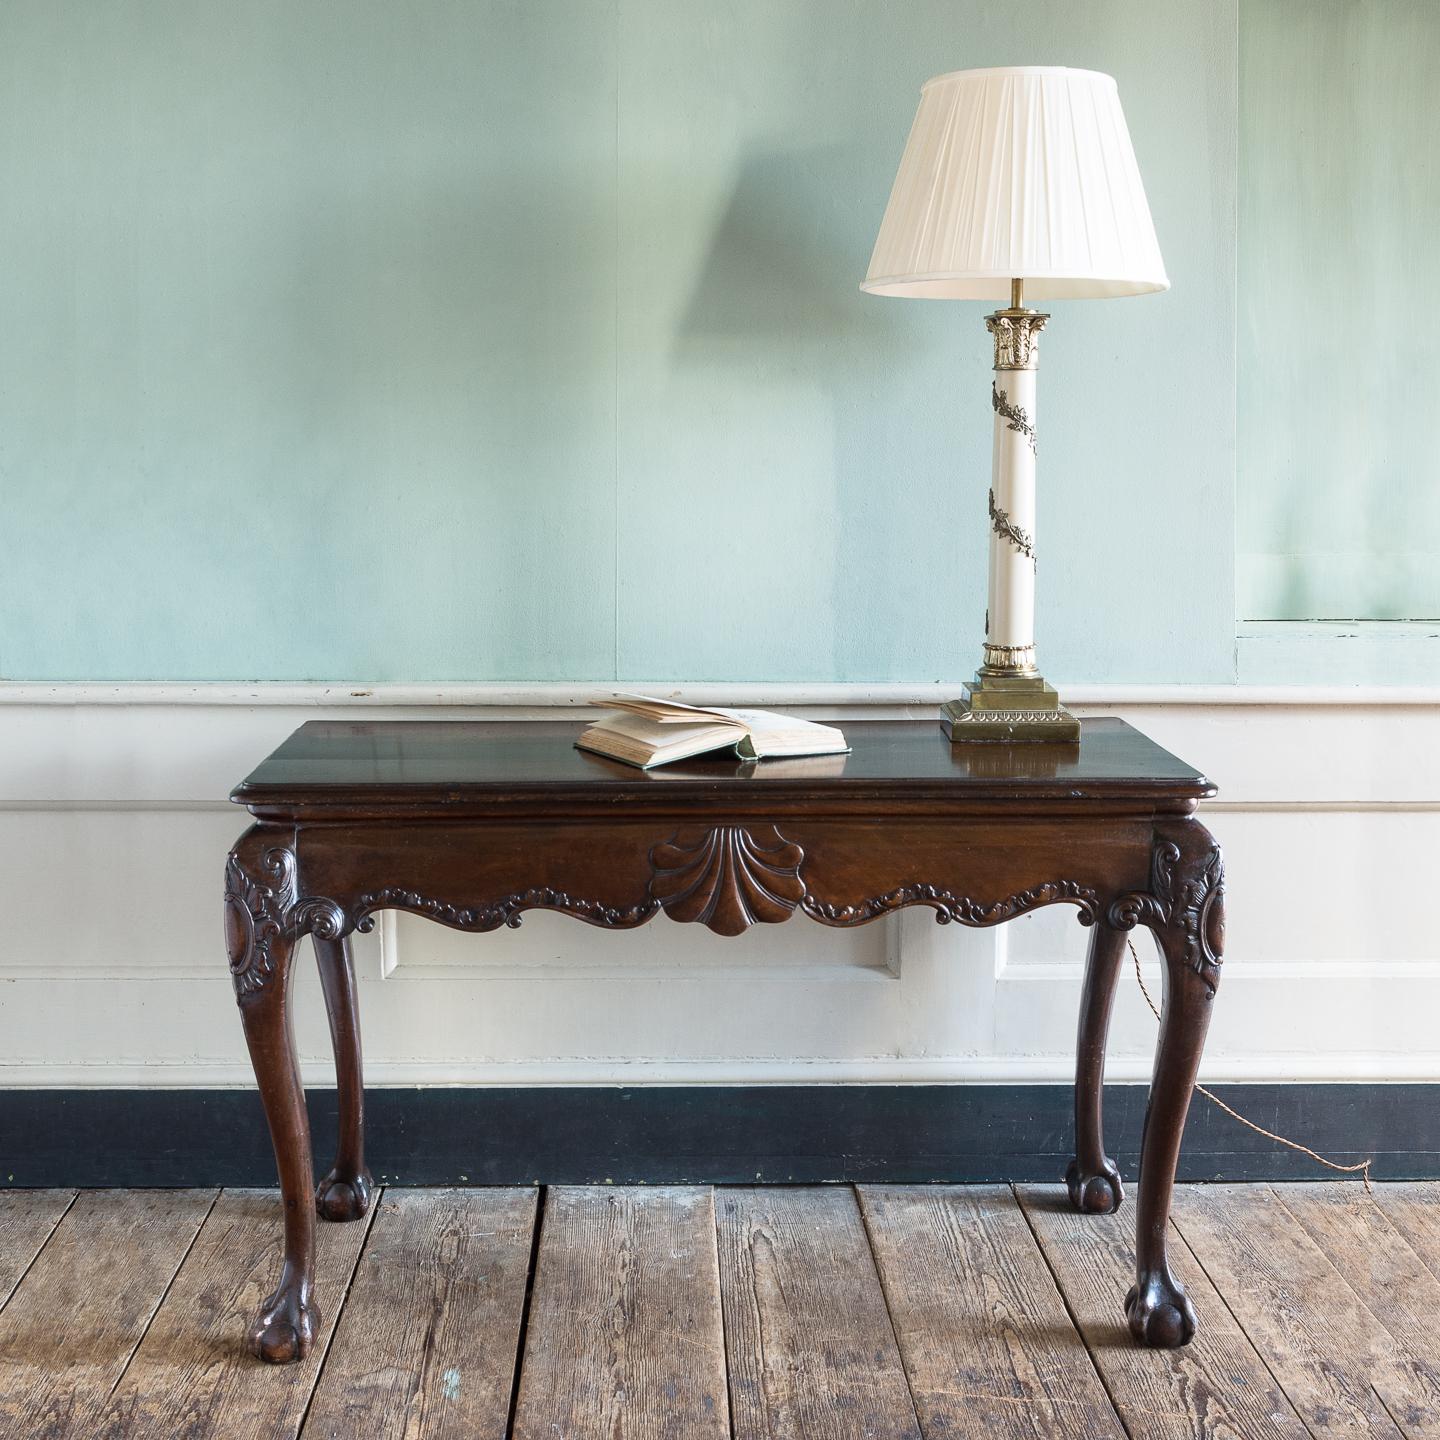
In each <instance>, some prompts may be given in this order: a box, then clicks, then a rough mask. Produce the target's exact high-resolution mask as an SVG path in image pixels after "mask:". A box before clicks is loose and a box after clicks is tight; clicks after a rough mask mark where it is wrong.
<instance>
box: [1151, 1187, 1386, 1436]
mask: <svg viewBox="0 0 1440 1440" xmlns="http://www.w3.org/2000/svg"><path fill="white" fill-rule="evenodd" d="M1173 1213H1174V1217H1175V1223H1176V1225H1177V1227H1178V1228H1179V1230H1180V1232H1181V1234H1182V1235H1184V1237H1185V1239H1186V1242H1187V1243H1188V1244H1189V1246H1190V1248H1191V1250H1192V1251H1194V1253H1195V1257H1196V1259H1198V1260H1199V1262H1200V1263H1201V1264H1202V1265H1203V1266H1204V1267H1205V1271H1206V1273H1207V1274H1208V1275H1209V1276H1210V1279H1211V1280H1212V1281H1213V1282H1214V1284H1215V1285H1216V1287H1217V1288H1218V1289H1219V1290H1220V1291H1221V1293H1222V1294H1223V1295H1224V1296H1225V1300H1226V1303H1227V1304H1228V1305H1229V1307H1230V1309H1231V1310H1232V1312H1233V1313H1234V1315H1235V1317H1236V1319H1237V1320H1239V1322H1240V1324H1241V1325H1243V1326H1244V1328H1245V1332H1246V1334H1247V1335H1249V1336H1250V1338H1251V1340H1252V1341H1253V1342H1254V1343H1255V1346H1256V1348H1257V1349H1258V1350H1259V1351H1260V1352H1261V1353H1262V1354H1263V1355H1264V1356H1265V1360H1266V1363H1267V1365H1268V1366H1269V1368H1270V1371H1271V1373H1272V1374H1273V1375H1274V1376H1275V1378H1276V1380H1277V1381H1278V1382H1279V1383H1280V1385H1281V1386H1283V1387H1284V1390H1285V1393H1286V1394H1287V1395H1288V1396H1289V1397H1290V1400H1291V1402H1292V1403H1293V1404H1294V1406H1295V1408H1296V1410H1297V1411H1298V1412H1299V1413H1300V1416H1301V1418H1302V1419H1303V1420H1304V1421H1305V1423H1306V1425H1307V1426H1308V1427H1309V1428H1310V1431H1311V1433H1312V1434H1313V1435H1315V1436H1317V1437H1318V1436H1331V1435H1346V1436H1351V1437H1360V1436H1364V1437H1367V1440H1369V1437H1375V1440H1398V1437H1401V1436H1403V1434H1404V1432H1403V1431H1402V1430H1401V1429H1400V1427H1399V1426H1398V1425H1397V1424H1396V1421H1395V1419H1394V1418H1393V1417H1392V1416H1391V1414H1390V1412H1389V1411H1388V1410H1387V1409H1386V1407H1385V1404H1384V1402H1383V1401H1382V1400H1381V1398H1380V1396H1379V1395H1378V1394H1377V1393H1376V1390H1375V1387H1374V1384H1373V1383H1372V1382H1373V1380H1374V1378H1375V1376H1376V1375H1377V1374H1378V1373H1380V1372H1381V1371H1383V1370H1385V1369H1387V1367H1388V1366H1389V1365H1390V1364H1391V1362H1392V1360H1393V1342H1392V1341H1391V1340H1390V1337H1389V1336H1388V1335H1386V1334H1385V1331H1384V1328H1383V1327H1382V1326H1381V1325H1380V1323H1379V1322H1378V1321H1377V1320H1376V1318H1375V1317H1374V1315H1372V1314H1371V1313H1370V1311H1369V1310H1368V1309H1367V1308H1366V1306H1365V1304H1364V1303H1363V1302H1362V1301H1361V1299H1360V1297H1359V1296H1358V1295H1356V1294H1355V1292H1354V1291H1353V1290H1352V1289H1351V1288H1350V1287H1349V1285H1347V1284H1346V1283H1345V1280H1344V1278H1343V1277H1342V1276H1341V1274H1340V1272H1339V1271H1338V1270H1337V1269H1336V1268H1335V1266H1334V1265H1333V1264H1332V1263H1331V1261H1330V1258H1329V1256H1328V1255H1327V1254H1326V1253H1325V1251H1324V1250H1323V1249H1322V1248H1321V1247H1320V1246H1319V1245H1317V1244H1316V1243H1315V1241H1314V1239H1313V1238H1312V1237H1311V1236H1310V1235H1309V1234H1308V1233H1307V1231H1306V1230H1305V1227H1304V1226H1303V1225H1301V1224H1300V1222H1299V1221H1298V1220H1296V1219H1295V1217H1294V1216H1293V1215H1292V1214H1291V1213H1290V1212H1289V1210H1287V1209H1286V1208H1285V1206H1284V1205H1283V1204H1282V1203H1281V1201H1280V1200H1279V1199H1278V1198H1277V1197H1276V1196H1275V1194H1274V1193H1273V1192H1272V1191H1271V1190H1269V1189H1268V1188H1267V1187H1265V1186H1262V1185H1195V1186H1187V1187H1185V1188H1183V1189H1181V1190H1179V1191H1177V1193H1176V1197H1175V1208H1174V1212H1173Z"/></svg>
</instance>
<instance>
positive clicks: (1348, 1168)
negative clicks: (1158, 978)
mask: <svg viewBox="0 0 1440 1440" xmlns="http://www.w3.org/2000/svg"><path fill="white" fill-rule="evenodd" d="M1125 943H1126V945H1128V946H1129V947H1130V958H1131V959H1132V960H1133V961H1134V962H1135V979H1136V980H1137V981H1138V982H1139V985H1140V993H1141V994H1142V995H1143V996H1144V997H1145V1003H1146V1004H1147V1005H1148V1006H1149V1007H1150V1013H1151V1014H1152V1015H1154V1017H1155V1018H1156V1020H1159V1018H1160V1011H1159V1010H1158V1009H1156V1007H1155V1002H1154V1001H1153V1000H1152V999H1151V998H1150V990H1149V988H1148V987H1147V986H1146V984H1145V977H1144V975H1142V974H1141V973H1140V953H1139V951H1137V950H1136V949H1135V942H1134V941H1133V940H1132V939H1130V937H1129V936H1128V935H1127V936H1126V937H1125ZM1195 1088H1196V1089H1197V1090H1198V1091H1199V1092H1200V1093H1201V1094H1202V1095H1203V1096H1204V1097H1205V1098H1206V1099H1207V1100H1208V1101H1209V1102H1210V1103H1211V1104H1212V1105H1217V1106H1219V1108H1220V1109H1221V1110H1223V1111H1224V1112H1225V1113H1226V1114H1227V1115H1228V1116H1229V1117H1230V1118H1231V1119H1232V1120H1238V1121H1239V1122H1240V1123H1241V1124H1242V1125H1244V1126H1245V1127H1246V1129H1248V1130H1253V1131H1254V1132H1255V1133H1256V1134H1257V1135H1263V1136H1264V1137H1265V1138H1266V1139H1267V1140H1273V1141H1275V1143H1276V1144H1277V1145H1288V1146H1289V1147H1290V1149H1292V1150H1298V1151H1299V1152H1300V1153H1301V1154H1302V1155H1308V1156H1309V1157H1310V1158H1311V1159H1312V1160H1315V1161H1317V1162H1318V1163H1319V1164H1321V1165H1323V1166H1325V1168H1326V1169H1327V1170H1339V1171H1341V1172H1342V1173H1343V1174H1352V1175H1353V1174H1354V1173H1355V1172H1357V1171H1358V1172H1359V1174H1360V1178H1361V1180H1362V1181H1364V1183H1365V1191H1366V1193H1367V1194H1371V1193H1373V1190H1374V1187H1373V1186H1372V1185H1371V1184H1370V1167H1371V1166H1372V1165H1373V1164H1374V1163H1375V1157H1374V1156H1373V1155H1372V1156H1371V1157H1370V1159H1368V1160H1361V1161H1360V1162H1359V1164H1356V1165H1341V1164H1339V1163H1338V1162H1337V1161H1335V1160H1327V1159H1326V1158H1325V1157H1324V1156H1323V1155H1320V1154H1317V1153H1316V1152H1315V1151H1314V1150H1312V1149H1311V1148H1310V1147H1309V1146H1308V1145H1301V1144H1300V1143H1299V1142H1298V1141H1296V1140H1287V1139H1286V1138H1285V1136H1283V1135H1277V1134H1276V1133H1275V1132H1274V1131H1273V1130H1267V1129H1265V1127H1264V1126H1263V1125H1257V1124H1256V1123H1255V1122H1254V1121H1253V1120H1247V1119H1246V1118H1245V1117H1244V1116H1243V1115H1242V1114H1241V1113H1240V1112H1239V1111H1238V1110H1234V1109H1231V1107H1230V1106H1229V1105H1227V1104H1226V1103H1225V1102H1224V1101H1223V1100H1222V1099H1221V1098H1220V1097H1219V1096H1218V1095H1217V1094H1215V1092H1214V1091H1213V1090H1207V1089H1206V1088H1205V1087H1204V1086H1203V1085H1196V1087H1195Z"/></svg>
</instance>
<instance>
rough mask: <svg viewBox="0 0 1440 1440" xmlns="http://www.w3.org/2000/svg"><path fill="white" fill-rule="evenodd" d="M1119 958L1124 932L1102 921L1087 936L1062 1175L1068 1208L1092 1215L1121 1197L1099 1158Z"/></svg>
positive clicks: (1106, 1160)
mask: <svg viewBox="0 0 1440 1440" xmlns="http://www.w3.org/2000/svg"><path fill="white" fill-rule="evenodd" d="M1124 954H1125V935H1124V933H1123V932H1122V931H1120V930H1116V929H1114V928H1113V927H1112V926H1110V925H1107V924H1106V923H1105V922H1104V921H1103V920H1099V921H1096V923H1095V926H1094V928H1093V929H1092V930H1091V932H1090V955H1089V958H1088V959H1087V960H1086V962H1085V988H1084V990H1083V991H1082V993H1081V996H1080V1032H1079V1036H1078V1038H1077V1041H1076V1047H1075V1158H1074V1159H1073V1160H1072V1161H1071V1162H1070V1168H1069V1169H1068V1170H1067V1171H1066V1172H1065V1188H1066V1189H1067V1190H1068V1191H1069V1192H1070V1203H1071V1204H1072V1205H1073V1206H1074V1207H1075V1208H1076V1209H1077V1210H1080V1211H1083V1212H1085V1213H1087V1214H1092V1215H1108V1214H1109V1213H1110V1212H1111V1211H1114V1210H1118V1209H1119V1208H1120V1204H1121V1202H1122V1201H1123V1200H1124V1198H1125V1189H1124V1187H1123V1186H1122V1185H1121V1183H1120V1172H1119V1170H1118V1169H1116V1167H1115V1162H1114V1161H1113V1160H1111V1159H1110V1157H1109V1156H1108V1155H1106V1153H1105V1132H1104V1120H1103V1111H1104V1084H1105V1039H1106V1036H1107V1035H1108V1034H1109V1032H1110V1009H1111V1004H1112V1002H1113V1001H1114V999H1115V982H1116V979H1117V978H1118V976H1119V974H1120V962H1121V959H1122V958H1123V957H1124Z"/></svg>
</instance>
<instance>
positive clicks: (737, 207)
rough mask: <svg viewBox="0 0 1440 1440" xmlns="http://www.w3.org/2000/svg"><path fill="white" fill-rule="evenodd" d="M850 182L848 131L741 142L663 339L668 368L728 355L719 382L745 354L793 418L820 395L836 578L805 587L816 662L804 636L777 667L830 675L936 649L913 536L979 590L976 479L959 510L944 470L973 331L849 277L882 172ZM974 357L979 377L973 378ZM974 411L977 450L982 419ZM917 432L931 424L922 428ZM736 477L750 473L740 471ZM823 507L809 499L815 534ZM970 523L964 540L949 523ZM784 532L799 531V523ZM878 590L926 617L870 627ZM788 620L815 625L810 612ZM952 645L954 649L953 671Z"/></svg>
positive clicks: (953, 452)
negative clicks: (819, 635)
mask: <svg viewBox="0 0 1440 1440" xmlns="http://www.w3.org/2000/svg"><path fill="white" fill-rule="evenodd" d="M856 184H857V177H856V173H855V155H854V153H853V150H851V149H849V148H847V147H844V146H840V145H827V146H815V147H809V148H805V149H799V150H769V151H761V152H757V151H751V152H750V153H748V154H746V155H745V156H744V158H743V159H742V161H741V163H740V165H739V167H738V170H737V174H736V179H735V183H734V187H733V189H732V191H731V194H730V197H729V201H728V203H727V204H726V205H725V207H724V211H723V214H722V217H721V219H720V221H719V224H718V225H717V226H716V229H715V232H714V235H713V238H712V240H711V243H710V247H709V251H708V253H707V255H706V258H705V260H704V263H703V264H702V265H701V266H700V268H699V270H698V274H697V278H696V280H695V283H694V287H693V289H692V292H691V295H690V299H689V303H688V305H687V306H686V308H685V311H684V314H683V318H682V320H681V322H680V324H679V325H678V326H677V328H676V332H675V335H674V341H673V346H672V352H671V357H672V361H673V363H674V364H675V366H676V367H677V368H682V367H688V368H692V369H695V370H702V371H703V370H706V369H709V370H718V369H720V368H721V367H724V368H725V369H728V370H729V371H731V372H732V374H730V375H726V376H725V377H724V379H725V383H727V384H730V383H733V372H743V374H744V375H745V376H747V377H748V378H749V379H750V380H751V381H753V382H756V383H760V384H763V385H764V386H765V387H767V392H768V395H770V396H773V395H774V394H775V393H777V392H779V393H780V394H782V395H784V394H785V393H787V392H788V394H790V395H791V396H793V397H794V402H795V406H796V409H797V423H803V422H801V420H800V416H801V414H805V413H806V412H805V411H804V408H803V407H806V406H807V405H808V406H809V407H810V410H809V412H808V418H809V419H810V420H811V421H812V422H813V418H814V417H813V406H814V402H815V400H816V399H817V397H818V399H819V401H820V403H821V404H822V405H823V407H824V408H825V410H826V411H828V420H829V430H830V440H831V455H832V463H831V469H830V483H831V493H830V495H829V496H828V497H827V498H828V500H829V503H830V504H831V505H832V506H833V512H834V523H833V525H831V526H830V532H831V537H832V539H831V543H832V546H833V550H834V557H833V566H832V567H831V573H832V575H833V579H832V582H831V584H830V587H829V591H828V593H825V594H810V595H807V596H805V597H803V599H804V602H805V603H808V604H810V605H813V606H814V607H815V608H816V610H817V612H819V613H828V614H829V615H830V616H832V617H833V638H832V641H831V647H830V648H831V655H830V657H829V660H828V662H821V661H820V658H819V657H818V656H816V655H814V654H799V653H797V654H794V655H792V656H791V657H789V659H788V661H787V662H786V668H785V671H784V673H785V674H787V675H791V676H793V675H798V674H805V673H810V672H812V671H816V670H817V668H818V669H823V670H828V671H832V673H834V674H835V676H836V677H837V678H839V679H886V678H898V677H901V676H904V677H909V678H914V677H915V676H916V675H917V674H921V673H923V669H924V665H925V660H924V658H923V657H924V656H926V655H927V654H933V653H934V649H935V647H934V645H933V643H932V640H931V637H929V636H927V635H926V634H925V633H924V626H925V625H926V623H927V621H926V620H925V618H923V617H925V616H926V615H927V614H928V613H929V612H932V611H933V608H934V606H933V590H934V586H935V582H936V581H937V580H938V579H939V578H941V577H940V576H938V575H937V574H936V567H935V566H934V565H933V564H928V565H927V564H925V563H920V564H917V563H916V561H917V558H920V559H922V560H923V557H924V556H925V553H926V551H927V550H928V551H931V552H939V553H943V554H945V555H948V556H949V557H951V568H950V572H949V573H948V574H947V575H946V576H945V577H944V578H946V579H950V578H953V571H954V567H955V565H956V564H963V563H967V562H968V563H970V564H972V565H978V566H979V568H978V570H976V571H974V572H973V573H972V574H971V575H970V577H969V578H970V580H971V581H973V582H974V587H973V588H975V589H976V592H977V593H978V594H981V595H982V596H983V591H984V569H983V566H984V532H983V526H984V490H983V486H982V488H981V490H980V491H979V492H978V511H977V512H976V513H977V514H978V515H979V517H980V518H979V520H978V521H976V523H975V524H973V525H967V524H965V523H963V522H965V521H967V520H970V519H973V518H974V517H973V516H971V515H970V514H969V512H968V511H966V510H965V509H964V508H963V506H962V507H960V508H958V510H957V506H956V504H955V503H954V502H955V487H954V480H953V476H954V473H955V464H956V457H957V452H958V451H959V450H960V448H961V446H962V436H961V433H960V430H961V425H960V420H961V415H960V408H959V406H958V405H957V403H956V400H955V390H956V385H957V383H958V382H957V375H958V374H959V373H961V372H962V371H964V370H965V369H966V368H967V366H968V365H969V363H970V362H971V361H972V360H973V359H974V356H977V355H978V356H980V357H981V359H982V360H983V356H984V347H983V346H982V345H979V344H975V345H971V346H970V347H969V350H968V351H967V349H966V347H965V346H964V344H963V340H964V327H963V326H961V325H959V324H957V323H956V322H957V321H958V320H959V319H961V318H962V317H961V315H960V313H959V312H958V311H957V310H956V309H955V308H954V307H951V306H945V305H925V304H911V303H906V302H903V301H896V300H887V299H881V298H879V297H876V296H871V295H865V294H863V293H862V292H861V290H860V288H859V287H860V282H861V281H862V280H863V278H864V275H865V270H866V267H867V265H868V263H869V259H870V250H871V247H872V245H873V243H874V237H875V231H876V229H878V226H879V223H880V216H881V213H882V212H883V208H884V199H885V196H886V194H888V190H882V191H879V192H878V195H879V198H878V200H877V201H876V203H874V204H873V205H872V204H860V203H857V194H856ZM982 334H983V332H982ZM972 338H973V337H972ZM969 352H973V355H972V354H970V353H969ZM981 369H983V366H982V367H979V368H977V371H976V379H975V384H977V385H983V384H984V380H983V375H982V374H981V373H980V371H981ZM975 393H976V394H977V395H981V391H980V390H976V392H975ZM982 398H983V396H982ZM937 406H939V407H943V411H948V412H951V413H953V414H954V416H955V420H954V423H953V424H952V423H949V422H948V421H947V422H945V423H940V424H937V422H936V414H937V409H936V407H937ZM976 413H977V415H978V414H980V409H979V408H978V405H977V409H976ZM987 419H988V416H987ZM973 428H974V427H972V429H973ZM979 428H980V429H981V430H982V431H983V437H984V444H983V446H982V452H983V453H981V455H980V459H981V460H982V461H983V460H984V458H985V457H986V456H988V436H989V428H988V424H984V425H982V426H980V427H979ZM928 436H933V437H935V441H934V442H932V443H930V444H928V445H927V444H925V443H924V441H925V437H928ZM968 438H969V439H971V440H973V435H971V436H969V437H968ZM917 441H918V442H920V443H919V445H918V447H917ZM917 448H918V449H919V451H920V454H921V457H922V460H923V462H924V464H923V469H922V471H921V473H918V474H905V475H897V474H896V473H894V470H893V458H892V457H893V456H894V455H895V454H896V453H902V454H910V455H912V456H913V455H915V454H916V452H917ZM977 473H978V472H977ZM785 480H786V477H785V476H784V475H783V474H780V475H770V476H766V477H764V478H763V480H762V481H760V482H758V487H759V488H758V493H757V498H758V499H760V500H761V502H762V503H764V501H765V497H766V491H767V488H773V487H774V486H776V485H779V486H783V485H784V484H785ZM746 482H747V483H750V484H756V483H757V482H756V480H755V477H753V476H751V477H746ZM970 498H971V499H972V500H973V499H975V498H976V497H970ZM972 508H974V507H972ZM957 516H958V518H957ZM828 519H829V517H828V516H821V515H816V516H814V520H815V522H816V523H815V525H814V533H815V534H820V533H823V532H824V530H825V528H826V522H827V521H828ZM971 531H974V532H976V533H978V535H979V542H978V543H977V544H974V545H971V544H967V543H965V540H964V539H963V538H962V537H964V536H966V535H967V534H968V532H971ZM794 538H795V541H799V542H802V543H809V542H810V541H811V540H812V539H813V535H807V536H803V537H802V536H797V537H794ZM972 551H973V554H972V553H971V552H972ZM956 556H961V557H963V559H961V560H960V561H956V560H955V559H954V557H956ZM877 585H878V586H879V587H881V588H880V590H877V589H875V588H874V587H876V586H877ZM885 591H888V592H889V593H890V594H891V595H894V596H896V597H897V601H898V604H897V607H890V608H891V613H904V614H908V615H914V616H917V617H922V618H920V619H919V622H918V624H917V625H916V627H915V628H914V629H913V630H912V631H910V633H907V634H904V635H884V634H876V633H874V612H875V608H876V607H875V604H874V596H875V595H876V594H878V593H883V592H885ZM776 618H777V619H779V620H782V621H783V620H784V619H785V618H786V617H784V616H777V617H776ZM796 629H797V630H798V631H799V632H800V633H804V634H809V635H813V633H814V627H813V626H810V625H801V626H798V627H796ZM976 643H977V645H978V638H977V641H976ZM966 658H968V657H966ZM960 663H961V660H960V657H959V655H958V652H957V659H956V666H957V669H956V670H954V671H952V673H958V666H959V665H960ZM757 678H764V677H757Z"/></svg>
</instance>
